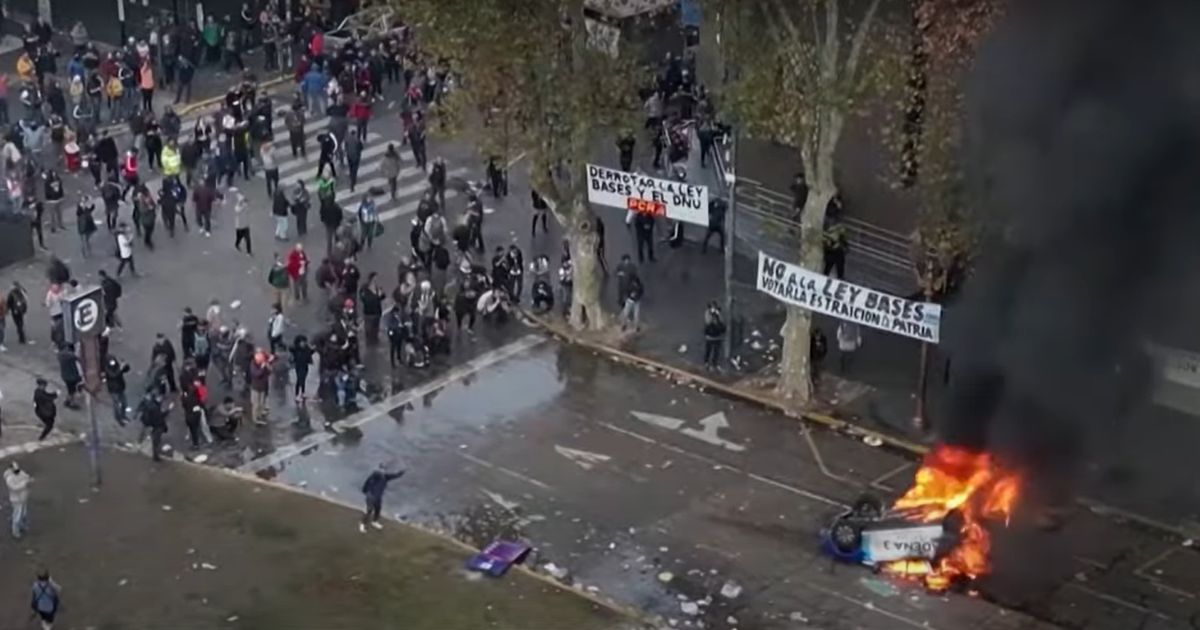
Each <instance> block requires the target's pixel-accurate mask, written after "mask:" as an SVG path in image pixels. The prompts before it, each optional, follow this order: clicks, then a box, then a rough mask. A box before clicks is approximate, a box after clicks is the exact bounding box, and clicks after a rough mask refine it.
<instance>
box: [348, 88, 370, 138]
mask: <svg viewBox="0 0 1200 630" xmlns="http://www.w3.org/2000/svg"><path fill="white" fill-rule="evenodd" d="M350 118H351V119H353V120H354V124H355V125H356V126H357V127H358V137H359V138H360V139H362V140H363V141H364V142H366V139H367V123H369V122H370V121H371V93H370V92H368V91H366V90H363V91H361V92H359V93H358V98H357V99H356V100H355V101H354V104H352V105H351V106H350Z"/></svg>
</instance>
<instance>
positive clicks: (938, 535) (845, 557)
mask: <svg viewBox="0 0 1200 630" xmlns="http://www.w3.org/2000/svg"><path fill="white" fill-rule="evenodd" d="M960 525H961V518H960V517H959V516H958V514H957V513H956V512H951V513H949V514H947V515H946V517H945V518H942V519H939V520H936V521H934V522H928V523H927V522H922V521H920V520H914V518H913V514H911V513H910V512H907V511H904V510H892V509H888V508H887V507H886V506H885V505H884V503H883V501H882V500H881V499H879V498H878V497H875V496H871V495H863V496H861V497H859V498H858V500H856V501H855V502H854V504H853V505H852V506H851V507H850V508H849V509H847V510H846V511H844V512H842V513H841V514H838V515H837V516H836V517H835V518H834V519H833V521H832V522H831V523H830V525H829V528H828V529H825V530H824V531H823V532H822V537H821V545H822V548H823V549H824V550H825V552H826V553H827V554H829V555H830V556H832V557H833V558H835V559H837V560H840V561H843V562H852V563H858V564H864V565H867V566H870V567H879V568H882V567H883V566H889V565H890V564H891V563H895V562H906V563H914V564H917V565H920V564H925V565H930V564H932V563H933V562H935V561H936V560H937V559H938V558H939V557H941V556H944V555H946V554H947V553H949V552H950V551H951V550H952V549H954V547H955V545H956V544H957V542H958V528H959V527H960Z"/></svg>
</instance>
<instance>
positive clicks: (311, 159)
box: [276, 133, 387, 181]
mask: <svg viewBox="0 0 1200 630" xmlns="http://www.w3.org/2000/svg"><path fill="white" fill-rule="evenodd" d="M382 139H383V136H380V135H379V134H377V133H368V134H367V141H366V142H365V143H363V144H364V148H363V155H362V156H363V159H364V160H365V159H367V158H369V157H375V156H376V155H381V154H383V152H384V151H387V143H381V144H374V145H372V143H374V142H376V141H378V140H382ZM277 144H278V145H279V146H278V147H277V148H276V151H278V150H280V149H289V147H290V146H291V145H289V144H288V143H287V141H286V140H284V141H283V142H280V143H277ZM367 145H371V146H367ZM320 157H321V151H320V149H319V148H316V147H312V148H311V150H309V152H308V155H307V156H303V157H298V158H292V159H290V160H288V161H286V162H282V163H280V164H279V173H280V174H281V175H285V174H286V173H288V172H290V171H294V170H296V169H297V168H300V167H302V166H307V165H310V164H311V165H312V168H310V169H308V170H307V171H304V172H303V173H295V174H292V175H287V176H286V177H282V178H280V179H281V180H282V181H288V180H292V181H295V179H296V178H299V177H301V176H303V178H304V179H312V178H314V177H316V176H317V161H318V160H319V159H320ZM338 168H341V167H340V166H339V167H338Z"/></svg>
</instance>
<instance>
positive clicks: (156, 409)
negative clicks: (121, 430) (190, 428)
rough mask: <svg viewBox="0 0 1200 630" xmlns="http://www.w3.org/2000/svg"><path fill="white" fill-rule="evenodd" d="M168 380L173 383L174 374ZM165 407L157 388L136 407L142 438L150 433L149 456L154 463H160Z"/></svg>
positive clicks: (165, 418)
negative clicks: (140, 422)
mask: <svg viewBox="0 0 1200 630" xmlns="http://www.w3.org/2000/svg"><path fill="white" fill-rule="evenodd" d="M170 378H171V380H172V381H174V379H175V376H174V374H172V375H171V377H170ZM165 405H166V403H165V401H164V400H163V397H162V395H161V394H160V393H159V392H158V389H157V388H156V389H152V390H150V391H148V392H146V395H145V396H143V397H142V402H141V404H139V405H138V415H140V416H141V419H142V427H143V429H142V438H143V439H144V438H145V434H146V432H149V433H150V455H151V458H153V459H154V461H156V462H161V461H162V436H163V434H164V433H166V432H167V414H166V410H165V409H164V407H165ZM138 441H139V442H140V441H141V440H140V439H139V440H138Z"/></svg>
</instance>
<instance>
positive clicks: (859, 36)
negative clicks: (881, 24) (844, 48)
mask: <svg viewBox="0 0 1200 630" xmlns="http://www.w3.org/2000/svg"><path fill="white" fill-rule="evenodd" d="M877 9H879V0H871V6H870V7H868V8H867V14H866V15H864V16H863V19H862V22H859V24H858V30H857V31H855V33H854V39H853V41H852V42H851V44H850V56H849V57H847V58H846V72H845V79H846V82H847V83H850V82H853V81H854V78H855V76H856V75H857V73H858V63H859V60H860V59H862V54H863V52H862V51H863V48H865V47H866V44H867V33H868V31H870V30H871V23H872V22H874V21H875V11H876V10H877Z"/></svg>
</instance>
